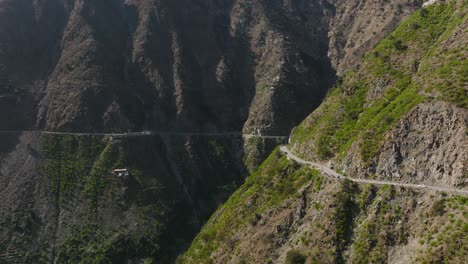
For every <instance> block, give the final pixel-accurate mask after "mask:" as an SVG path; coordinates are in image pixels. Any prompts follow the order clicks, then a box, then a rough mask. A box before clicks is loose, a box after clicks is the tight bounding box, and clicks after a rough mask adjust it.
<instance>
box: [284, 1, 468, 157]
mask: <svg viewBox="0 0 468 264" xmlns="http://www.w3.org/2000/svg"><path fill="white" fill-rule="evenodd" d="M467 6H468V4H467V1H451V2H450V3H449V4H440V5H434V6H430V7H429V8H427V9H421V10H420V11H418V12H416V14H414V15H413V16H412V17H410V18H409V19H407V20H406V21H405V22H403V23H402V24H401V25H400V26H399V27H398V28H397V29H396V30H395V31H394V32H393V33H392V34H391V35H390V36H389V37H387V38H386V39H384V40H383V41H381V42H380V43H379V44H378V45H377V46H376V47H375V48H374V50H373V51H372V52H370V53H369V54H368V55H367V56H365V58H364V59H363V62H362V64H361V65H359V66H358V67H357V68H356V69H355V70H351V71H350V72H348V73H347V74H346V75H345V76H344V77H343V78H342V80H341V81H340V83H339V85H338V86H337V87H335V88H334V89H333V90H332V91H331V92H330V94H329V95H328V97H327V99H326V100H325V102H324V103H323V105H322V106H321V107H320V108H319V109H318V110H317V111H315V112H314V113H313V114H311V115H310V116H309V117H308V118H307V119H306V120H305V121H304V122H303V123H302V124H301V125H300V126H299V127H298V128H297V129H296V130H295V132H294V134H293V137H292V143H293V145H295V146H296V150H297V151H298V152H299V153H300V154H301V155H303V156H304V157H307V158H312V159H320V160H328V159H331V158H334V157H340V156H343V155H345V154H346V151H347V150H348V149H349V147H350V146H351V145H352V144H353V143H354V142H359V146H360V154H361V158H362V159H363V160H364V161H369V160H370V159H372V158H373V157H374V156H375V155H376V153H377V152H378V150H379V147H380V144H381V142H382V140H383V135H384V133H385V132H387V131H388V130H389V129H390V128H392V126H393V125H395V124H396V123H397V122H398V120H399V119H400V118H401V117H402V116H404V115H405V114H406V113H408V112H409V111H410V110H411V109H412V108H414V107H415V106H416V105H417V104H419V103H421V102H423V101H429V100H444V101H449V102H452V103H454V104H456V105H458V106H459V107H464V108H468V96H467V90H466V87H467V76H468V61H467V60H466V58H467V56H468V48H467V47H466V46H464V45H462V44H463V42H461V43H460V42H458V43H456V44H455V45H452V46H445V45H444V42H445V41H446V40H447V39H448V38H449V37H452V35H453V33H454V32H455V31H456V30H457V29H460V28H461V29H462V34H463V33H464V30H463V29H466V23H467V22H466V20H467V19H466V18H467ZM460 37H462V36H460Z"/></svg>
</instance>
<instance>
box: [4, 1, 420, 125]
mask: <svg viewBox="0 0 468 264" xmlns="http://www.w3.org/2000/svg"><path fill="white" fill-rule="evenodd" d="M418 4H420V3H419V2H417V1H416V2H403V1H394V2H392V3H391V4H390V5H388V4H386V3H384V2H376V3H361V2H360V1H344V2H343V1H340V2H337V3H333V2H332V3H330V2H327V1H305V0H304V1H297V2H281V1H273V2H272V1H254V2H252V1H242V0H238V1H209V2H206V3H205V2H204V3H202V2H200V1H188V0H185V1H182V0H180V1H149V0H148V1H117V0H108V1H64V0H54V1H47V2H45V1H27V0H23V1H2V2H1V6H0V14H1V15H0V19H1V20H2V24H1V26H0V32H2V39H1V40H2V41H1V43H2V49H1V51H0V58H1V60H0V62H1V64H2V65H3V66H2V70H1V74H2V76H4V77H3V79H2V87H4V88H2V94H4V95H3V100H5V104H4V105H6V104H7V103H8V107H5V109H8V112H10V113H17V114H18V115H19V117H22V118H16V119H15V120H10V121H9V122H3V124H2V126H4V127H5V128H7V129H11V130H14V129H18V128H29V129H31V128H41V129H49V130H69V131H71V130H73V131H83V130H121V131H125V130H142V129H161V130H162V129H179V130H191V129H195V130H221V131H222V130H237V131H239V130H242V129H243V130H244V131H255V130H257V129H260V130H262V131H264V132H265V133H270V134H287V133H288V131H289V129H290V128H291V127H293V126H294V125H296V124H297V122H299V121H300V120H302V119H303V118H304V117H305V115H307V114H308V113H309V112H310V111H311V110H313V109H314V108H315V107H316V106H317V105H318V104H319V102H320V101H321V99H322V97H323V96H324V94H325V92H326V90H327V89H328V87H329V86H330V84H331V83H332V82H333V80H334V72H335V70H334V68H333V67H332V65H334V66H335V68H336V69H338V70H339V71H343V69H345V68H346V67H345V66H341V65H348V64H349V63H351V62H352V61H353V59H355V58H356V57H358V55H359V51H358V50H365V49H367V48H368V47H369V46H370V45H372V44H374V43H375V42H376V41H378V39H380V38H381V37H382V36H383V35H384V34H385V30H384V29H386V28H391V27H393V26H394V25H395V23H396V21H399V20H400V19H401V18H402V17H404V16H405V15H407V14H409V13H410V12H411V11H412V10H413V9H414V8H416V7H417V6H418ZM354 10H359V11H358V12H357V13H356V12H355V11H354ZM377 13H378V14H380V15H379V16H377V15H374V14H377ZM364 17H365V18H366V19H367V18H371V17H372V19H373V20H374V22H373V23H370V22H369V21H367V20H366V19H364ZM366 21H367V22H366ZM371 31H372V32H375V33H372V32H371ZM328 54H330V55H331V59H329V57H328ZM20 110H21V111H20ZM24 110H28V111H24ZM20 112H23V113H20ZM6 117H7V116H5V120H8V119H7V118H6Z"/></svg>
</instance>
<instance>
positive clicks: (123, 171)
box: [113, 169, 129, 177]
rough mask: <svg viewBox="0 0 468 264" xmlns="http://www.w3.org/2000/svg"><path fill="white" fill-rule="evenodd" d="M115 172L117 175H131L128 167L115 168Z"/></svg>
mask: <svg viewBox="0 0 468 264" xmlns="http://www.w3.org/2000/svg"><path fill="white" fill-rule="evenodd" d="M113 173H114V175H115V176H117V177H127V176H128V175H129V173H128V170H127V169H115V170H114V171H113Z"/></svg>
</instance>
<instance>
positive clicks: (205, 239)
mask: <svg viewBox="0 0 468 264" xmlns="http://www.w3.org/2000/svg"><path fill="white" fill-rule="evenodd" d="M321 181H322V177H321V176H320V175H319V172H318V171H316V170H312V169H310V168H306V167H301V166H300V165H299V164H297V163H295V162H293V161H288V160H287V159H286V157H284V156H281V154H280V152H279V150H275V151H274V152H273V153H272V154H271V156H270V157H269V158H268V159H267V160H266V161H265V162H264V163H263V164H262V165H261V166H260V168H259V169H258V170H257V171H256V172H255V173H254V174H253V175H252V176H250V177H249V178H248V180H247V181H246V183H245V184H244V185H242V186H241V187H240V188H239V189H238V190H237V191H236V192H235V193H234V194H233V195H232V196H231V198H230V199H229V200H228V201H227V202H226V203H225V204H224V205H223V206H222V207H221V208H219V209H218V211H217V212H216V213H215V214H214V216H213V217H212V218H211V219H210V221H209V222H208V223H207V224H206V225H205V227H204V228H203V230H202V232H200V233H199V235H198V236H197V237H196V238H195V241H194V242H193V245H194V246H192V247H191V248H190V250H189V251H188V252H187V254H186V256H187V257H186V258H185V259H184V261H189V262H190V263H210V255H211V253H212V252H213V251H215V250H217V249H218V248H219V247H220V246H222V245H223V244H224V243H225V242H226V241H227V240H228V239H229V238H230V237H231V236H232V235H233V234H235V233H236V232H237V231H238V230H240V229H242V228H245V227H246V226H249V225H251V224H252V223H253V222H255V221H256V218H257V217H258V216H259V215H261V214H262V213H264V212H265V211H266V210H268V209H272V208H275V207H277V206H278V205H280V204H282V203H283V202H284V201H285V200H286V199H289V198H291V197H292V196H295V195H299V191H298V190H299V189H301V187H303V186H305V185H307V184H310V183H311V182H312V184H313V185H314V187H315V188H316V189H320V185H321ZM252 197H253V198H252ZM249 199H254V202H252V203H249V202H247V200H249Z"/></svg>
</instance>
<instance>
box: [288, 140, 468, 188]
mask: <svg viewBox="0 0 468 264" xmlns="http://www.w3.org/2000/svg"><path fill="white" fill-rule="evenodd" d="M280 150H281V152H283V153H284V154H286V156H287V157H288V159H292V160H295V161H296V162H298V163H300V164H303V165H309V166H312V167H314V168H317V169H319V170H321V171H322V172H323V173H324V174H326V175H328V176H329V177H330V178H336V179H348V180H350V181H353V182H356V183H361V184H373V185H393V186H401V187H407V188H413V189H423V190H434V191H439V192H447V193H456V194H463V195H468V190H464V189H455V188H445V187H437V186H428V185H423V184H412V183H401V182H392V181H378V180H368V179H357V178H351V177H347V176H344V175H342V174H340V173H338V172H336V171H334V170H332V169H330V168H329V167H327V166H325V165H323V164H320V163H315V162H310V161H307V160H304V159H301V158H299V157H298V156H296V155H294V154H293V153H292V152H291V151H290V150H289V149H288V147H287V146H284V145H283V146H281V147H280Z"/></svg>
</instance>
